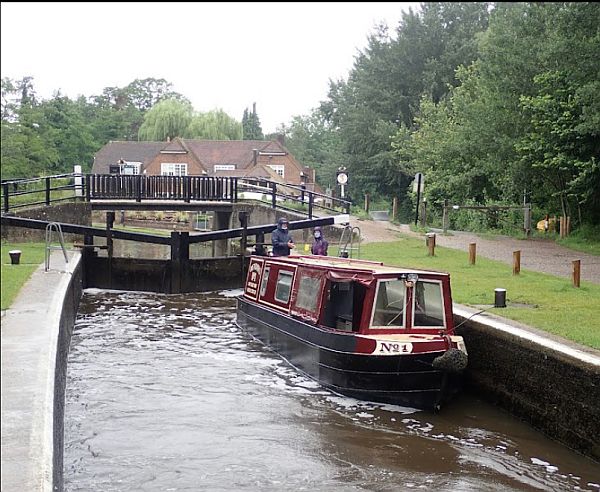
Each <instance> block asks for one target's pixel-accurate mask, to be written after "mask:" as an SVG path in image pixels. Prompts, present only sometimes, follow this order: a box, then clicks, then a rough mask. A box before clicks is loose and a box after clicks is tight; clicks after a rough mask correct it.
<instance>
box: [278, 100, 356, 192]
mask: <svg viewBox="0 0 600 492" xmlns="http://www.w3.org/2000/svg"><path fill="white" fill-rule="evenodd" d="M278 133H279V134H281V135H284V137H285V142H286V147H287V149H288V150H289V151H290V152H291V153H292V154H293V155H294V157H295V158H296V159H298V161H299V162H301V163H302V164H303V165H305V166H309V167H311V168H313V169H315V174H316V181H317V183H319V184H320V185H321V186H323V187H334V186H335V180H336V171H337V169H338V168H339V167H340V166H343V165H346V157H345V156H344V154H343V153H342V149H341V141H340V136H339V133H338V132H337V131H336V130H335V129H334V128H332V127H331V126H330V125H329V124H328V123H327V120H326V118H325V116H324V115H323V114H322V113H321V111H320V110H318V109H314V110H313V111H312V112H311V113H310V114H309V115H305V116H294V117H293V119H292V122H291V124H290V125H289V126H286V125H282V126H281V127H280V128H278Z"/></svg>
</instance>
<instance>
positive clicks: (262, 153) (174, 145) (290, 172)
mask: <svg viewBox="0 0 600 492" xmlns="http://www.w3.org/2000/svg"><path fill="white" fill-rule="evenodd" d="M92 173H94V174H109V173H124V174H146V175H171V176H215V177H238V178H255V179H259V178H263V179H269V180H272V181H278V182H280V183H287V184H294V185H302V184H304V185H306V188H307V189H308V190H311V191H313V190H314V191H320V190H319V189H317V190H315V179H314V178H315V173H314V170H313V169H311V168H307V167H303V166H302V165H301V164H300V163H299V162H298V161H297V160H296V159H295V158H294V156H293V155H292V154H290V152H289V151H288V150H287V149H286V148H285V146H284V145H283V143H282V142H281V141H268V140H191V139H183V138H175V139H173V140H172V141H171V142H113V141H111V142H109V143H107V144H106V145H105V146H104V147H102V148H101V149H100V150H99V151H98V153H97V154H96V156H95V157H94V164H93V166H92Z"/></svg>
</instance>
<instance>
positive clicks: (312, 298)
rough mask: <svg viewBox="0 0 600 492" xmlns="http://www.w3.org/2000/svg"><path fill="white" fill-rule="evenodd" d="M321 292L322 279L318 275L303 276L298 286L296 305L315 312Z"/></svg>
mask: <svg viewBox="0 0 600 492" xmlns="http://www.w3.org/2000/svg"><path fill="white" fill-rule="evenodd" d="M320 294H321V279H320V278H317V277H308V276H302V277H301V278H300V285H299V287H298V298H297V299H296V307H298V308H301V309H306V310H307V311H311V312H315V311H316V310H317V302H318V301H319V295H320Z"/></svg>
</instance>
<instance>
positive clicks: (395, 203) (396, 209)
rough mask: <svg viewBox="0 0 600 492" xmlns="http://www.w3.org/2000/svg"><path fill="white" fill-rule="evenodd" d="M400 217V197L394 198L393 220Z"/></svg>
mask: <svg viewBox="0 0 600 492" xmlns="http://www.w3.org/2000/svg"><path fill="white" fill-rule="evenodd" d="M396 217H398V197H396V196H395V197H394V199H393V200H392V220H396Z"/></svg>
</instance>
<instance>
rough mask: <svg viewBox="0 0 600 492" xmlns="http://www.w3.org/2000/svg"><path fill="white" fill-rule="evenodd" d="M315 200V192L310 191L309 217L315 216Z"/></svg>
mask: <svg viewBox="0 0 600 492" xmlns="http://www.w3.org/2000/svg"><path fill="white" fill-rule="evenodd" d="M303 201H304V200H303ZM314 201H315V194H314V193H310V192H309V194H308V218H309V219H312V218H313V204H314Z"/></svg>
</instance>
